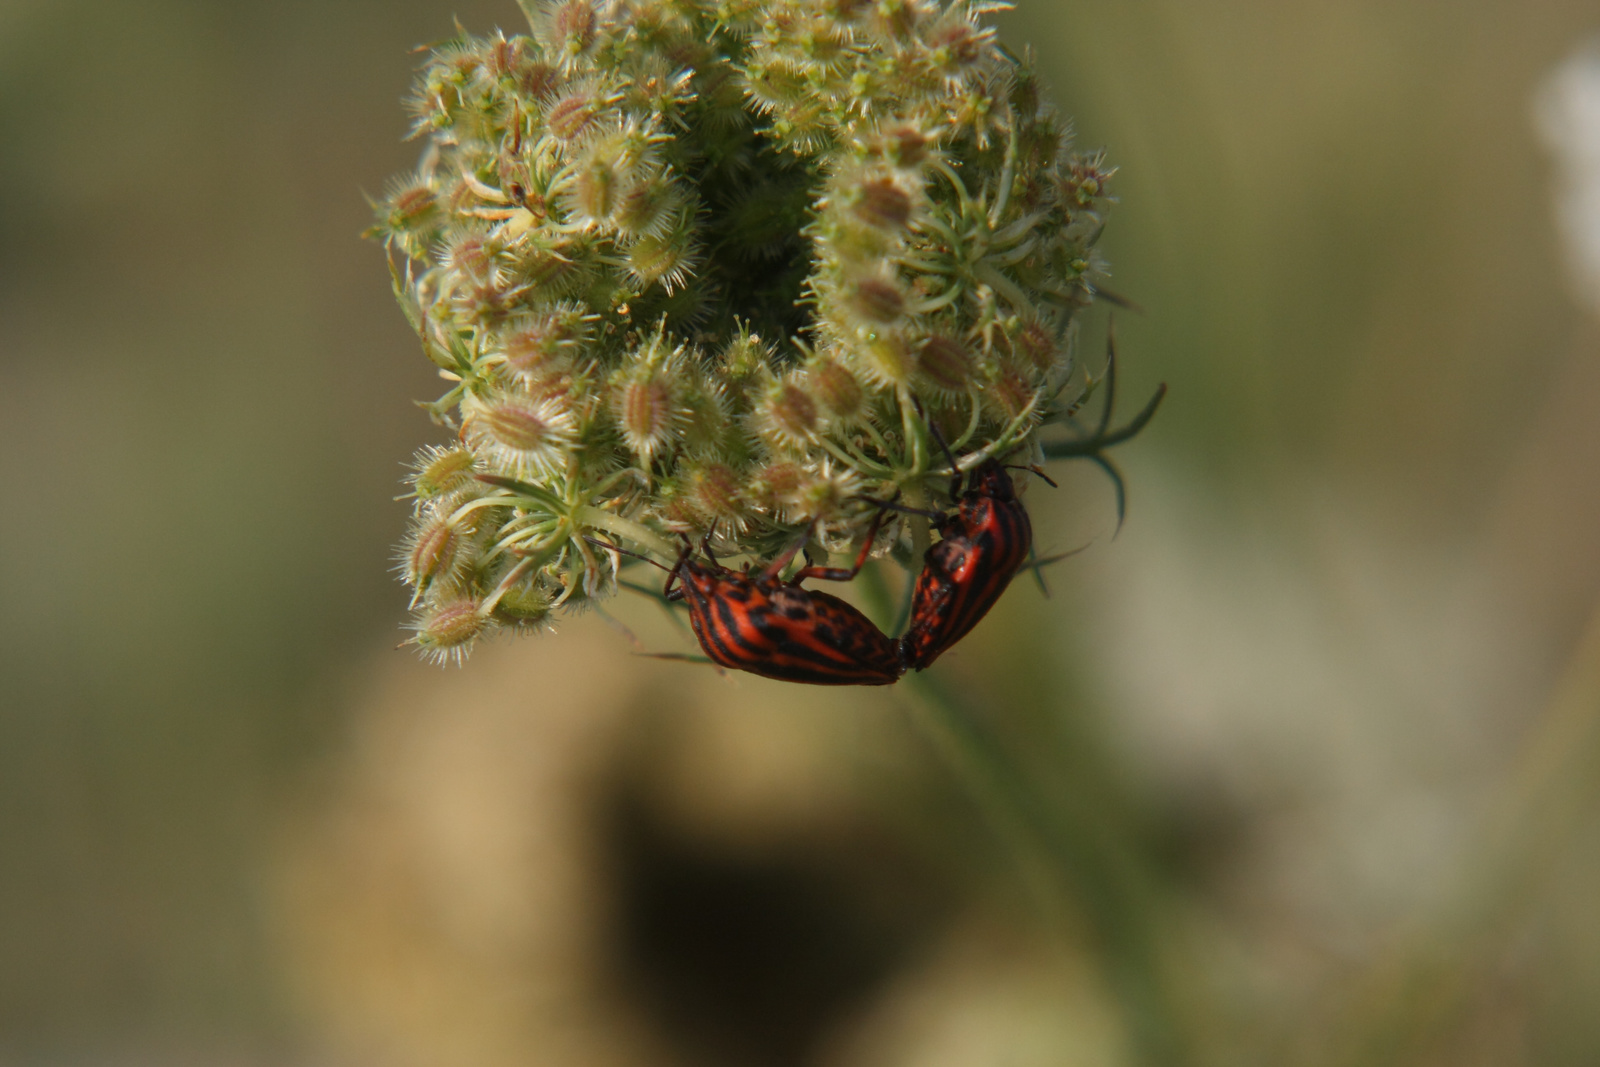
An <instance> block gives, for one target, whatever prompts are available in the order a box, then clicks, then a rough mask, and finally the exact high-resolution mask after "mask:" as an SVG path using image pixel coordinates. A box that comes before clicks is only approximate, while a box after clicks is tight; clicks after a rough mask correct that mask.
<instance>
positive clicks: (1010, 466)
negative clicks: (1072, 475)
mask: <svg viewBox="0 0 1600 1067" xmlns="http://www.w3.org/2000/svg"><path fill="white" fill-rule="evenodd" d="M1001 466H1002V467H1004V468H1005V469H1006V470H1008V471H1027V472H1028V473H1029V474H1037V475H1038V476H1039V480H1040V481H1042V482H1044V484H1045V485H1048V486H1049V487H1050V488H1052V489H1060V488H1061V487H1060V486H1059V485H1057V484H1056V480H1055V479H1054V478H1052V477H1050V476H1049V475H1048V474H1046V473H1045V472H1044V471H1042V470H1040V469H1039V468H1038V467H1035V466H1033V465H1032V464H1029V465H1028V466H1023V465H1022V464H1020V463H1002V464H1001Z"/></svg>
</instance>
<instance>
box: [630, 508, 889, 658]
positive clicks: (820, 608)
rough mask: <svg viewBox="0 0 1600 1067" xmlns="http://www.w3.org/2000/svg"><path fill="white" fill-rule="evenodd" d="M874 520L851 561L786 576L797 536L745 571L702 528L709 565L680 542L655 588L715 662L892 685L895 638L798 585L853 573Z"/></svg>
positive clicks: (851, 609) (868, 545) (870, 539)
mask: <svg viewBox="0 0 1600 1067" xmlns="http://www.w3.org/2000/svg"><path fill="white" fill-rule="evenodd" d="M881 521H882V515H881V513H880V515H879V517H878V520H877V521H875V522H874V523H873V525H872V530H871V532H869V533H868V535H867V540H866V543H865V544H864V545H862V546H861V553H860V555H859V556H857V557H856V561H855V565H854V566H853V567H850V568H849V569H845V568H840V567H802V568H801V569H800V570H799V571H797V572H796V573H795V575H794V577H793V578H790V579H789V580H788V581H787V582H786V581H784V580H782V579H781V578H779V577H778V575H779V574H780V573H782V571H783V568H784V567H786V566H787V565H788V564H789V561H790V560H791V559H793V558H794V555H795V553H796V552H798V551H799V550H800V546H801V544H803V543H804V542H800V543H797V544H796V545H795V546H794V547H793V548H791V549H790V550H789V551H787V552H785V553H784V554H783V555H781V556H779V557H778V558H777V559H775V560H773V561H772V562H771V563H770V564H768V565H767V566H766V567H764V568H762V569H761V570H760V571H758V572H756V573H754V574H752V573H751V572H750V571H748V570H745V571H736V570H732V569H730V568H728V567H724V566H722V565H721V564H719V563H718V562H717V561H716V559H715V558H714V557H712V556H711V554H710V552H709V551H708V550H707V547H706V546H707V545H709V542H710V535H709V534H708V535H707V538H706V541H705V542H703V543H702V551H704V552H705V554H706V557H707V558H708V559H709V560H710V562H709V565H708V564H706V563H700V562H698V561H696V560H695V559H694V558H693V555H692V552H691V551H690V550H689V549H688V548H687V547H686V548H685V550H684V552H683V554H682V555H680V556H679V557H678V561H677V563H676V564H674V565H673V567H672V569H671V571H670V572H669V573H668V575H667V583H666V585H665V586H664V587H663V588H662V591H661V592H662V595H663V597H664V598H665V599H667V600H681V601H683V603H684V606H685V607H687V608H688V609H689V624H690V626H691V627H692V628H693V629H694V636H695V639H696V640H698V641H699V642H700V648H701V649H702V650H703V651H704V652H705V654H706V655H707V656H708V657H710V659H711V661H712V662H713V663H716V664H719V665H720V666H723V667H727V668H730V669H732V670H736V671H748V672H749V673H751V674H759V675H761V676H763V677H765V678H777V679H779V680H781V681H785V682H802V683H805V684H808V685H892V684H893V683H894V682H896V681H899V679H900V676H901V675H902V674H904V673H905V668H904V667H903V666H901V663H900V653H899V646H898V643H897V642H896V641H895V640H894V639H893V638H891V637H888V636H887V635H885V634H884V632H883V631H882V630H880V629H878V627H877V625H876V624H874V623H873V621H872V620H871V619H869V618H867V617H866V616H865V615H863V614H862V613H861V612H860V611H858V610H857V609H856V608H854V607H852V606H851V605H850V604H847V603H845V602H844V601H843V600H840V599H839V598H838V597H836V596H832V595H830V594H828V593H821V592H817V591H816V590H812V589H803V588H801V586H800V583H801V582H802V581H804V580H805V579H807V578H823V579H827V580H830V581H841V582H847V581H849V580H850V579H852V578H854V577H855V576H856V574H857V572H859V571H860V570H861V567H862V565H863V564H864V563H865V562H866V558H867V554H868V553H869V552H870V551H871V550H872V542H873V539H874V537H875V536H876V535H877V532H878V525H879V523H880V522H881ZM607 547H615V546H607Z"/></svg>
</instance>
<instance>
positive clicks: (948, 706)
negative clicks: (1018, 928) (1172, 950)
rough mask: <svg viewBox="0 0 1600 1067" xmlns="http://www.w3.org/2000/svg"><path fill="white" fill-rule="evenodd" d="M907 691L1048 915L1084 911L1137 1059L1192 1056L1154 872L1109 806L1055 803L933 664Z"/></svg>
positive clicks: (1186, 1060) (1177, 1062) (916, 717)
mask: <svg viewBox="0 0 1600 1067" xmlns="http://www.w3.org/2000/svg"><path fill="white" fill-rule="evenodd" d="M899 690H900V692H902V693H905V694H908V695H909V696H910V697H911V698H912V700H911V703H912V705H913V706H912V708H911V709H910V712H911V719H912V722H913V724H914V725H915V726H916V727H917V728H918V730H919V731H920V732H921V733H922V734H923V735H924V736H925V737H927V738H928V740H929V741H930V742H931V743H932V744H933V746H934V748H935V749H936V750H937V751H938V753H939V754H940V756H942V757H943V758H944V759H945V761H946V762H947V763H948V764H949V765H950V767H951V769H952V770H953V771H954V772H955V773H956V775H957V776H958V777H959V778H960V779H961V781H962V784H963V785H964V786H965V787H966V789H967V791H968V792H969V793H970V794H971V796H972V798H973V799H974V801H975V802H976V803H977V804H978V805H979V807H980V808H981V809H982V811H983V814H984V815H985V817H986V818H987V820H988V821H989V823H990V825H991V827H992V828H993V829H994V830H995V832H996V833H997V835H998V836H999V837H1000V838H1001V840H1002V841H1003V842H1004V844H1005V845H1006V847H1007V849H1008V850H1009V851H1010V852H1011V853H1012V856H1013V859H1014V860H1015V861H1016V862H1017V864H1018V866H1019V867H1020V869H1021V874H1022V876H1023V878H1024V880H1025V882H1026V884H1027V885H1028V887H1029V888H1030V890H1032V892H1033V893H1034V895H1035V896H1036V897H1037V898H1038V899H1039V900H1040V902H1041V906H1042V909H1043V910H1044V912H1045V915H1046V917H1047V918H1048V919H1052V920H1059V918H1060V917H1061V916H1062V915H1063V913H1064V910H1065V907H1066V906H1067V905H1068V904H1071V905H1076V907H1077V908H1078V909H1080V910H1081V911H1082V913H1083V914H1084V916H1085V918H1086V919H1087V920H1088V923H1089V925H1090V927H1091V928H1092V930H1093V931H1094V934H1095V936H1096V937H1097V939H1098V941H1099V947H1100V950H1101V952H1102V954H1103V956H1104V958H1105V966H1106V972H1107V977H1108V979H1109V981H1110V984H1111V987H1112V989H1113V991H1114V992H1115V994H1116V996H1117V999H1118V1002H1119V1004H1120V1005H1121V1007H1122V1011H1123V1015H1124V1018H1125V1021H1126V1024H1127V1028H1128V1033H1129V1036H1130V1038H1131V1039H1132V1041H1133V1044H1134V1047H1135V1051H1136V1053H1137V1062H1139V1063H1142V1064H1149V1065H1152V1067H1182V1065H1186V1064H1190V1063H1193V1062H1194V1060H1195V1055H1194V1050H1193V1049H1192V1048H1191V1047H1190V1041H1189V1039H1187V1037H1186V1036H1185V1029H1186V1028H1185V1027H1184V1026H1182V1025H1180V1019H1179V1014H1178V1010H1177V1005H1176V1004H1175V1003H1174V998H1173V996H1172V982H1171V981H1170V977H1169V974H1168V967H1167V966H1166V964H1165V962H1164V959H1163V956H1164V953H1163V950H1162V944H1163V941H1164V938H1163V937H1162V936H1161V934H1160V931H1159V929H1158V926H1159V923H1158V921H1157V920H1158V908H1157V903H1156V901H1155V900H1154V894H1153V892H1152V886H1151V884H1150V879H1149V877H1148V876H1147V875H1146V874H1145V873H1144V871H1143V870H1142V866H1141V863H1140V862H1139V861H1138V859H1137V858H1136V857H1135V856H1133V855H1132V849H1131V848H1130V846H1129V843H1128V842H1125V841H1122V840H1120V839H1119V838H1118V837H1117V834H1116V833H1115V830H1114V827H1113V826H1112V825H1111V823H1110V822H1109V821H1108V820H1107V819H1106V817H1105V812H1104V810H1096V809H1094V808H1093V807H1092V806H1091V805H1090V804H1086V803H1082V802H1081V801H1080V802H1079V803H1062V802H1059V801H1057V802H1055V803H1052V800H1051V799H1047V798H1046V796H1045V795H1044V793H1043V792H1042V791H1041V790H1039V789H1038V788H1037V787H1036V786H1035V784H1034V783H1033V782H1032V781H1031V780H1030V777H1029V775H1028V774H1027V773H1026V771H1025V770H1024V769H1023V768H1022V766H1021V765H1020V764H1019V763H1018V762H1017V761H1016V760H1015V759H1013V758H1012V756H1011V755H1010V754H1009V753H1008V752H1007V751H1006V750H1005V748H1004V747H1003V746H1002V745H1001V743H1000V742H999V740H998V739H997V738H996V737H995V736H994V735H993V734H992V732H990V731H989V730H986V729H985V728H984V726H983V725H982V724H981V722H980V721H979V719H978V717H977V716H976V715H975V714H974V713H973V711H972V710H971V709H970V708H969V707H968V706H967V705H966V704H964V703H963V702H962V701H961V700H960V699H959V697H958V696H957V695H956V694H954V693H953V692H951V690H950V689H948V688H947V687H946V686H944V685H942V684H940V681H939V680H938V679H937V678H936V677H935V676H934V675H930V674H929V673H927V672H918V673H914V674H909V675H907V676H906V677H905V678H904V679H902V681H901V683H900V686H899Z"/></svg>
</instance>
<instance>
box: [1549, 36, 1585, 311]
mask: <svg viewBox="0 0 1600 1067" xmlns="http://www.w3.org/2000/svg"><path fill="white" fill-rule="evenodd" d="M1537 116H1538V124H1539V132H1540V133H1541V134H1542V135H1543V137H1544V141H1545V144H1546V145H1547V146H1548V147H1549V149H1550V152H1551V154H1552V155H1553V156H1554V157H1555V159H1556V163H1557V165H1558V168H1559V169H1558V171H1557V175H1556V184H1557V191H1556V218H1557V219H1558V220H1559V222H1560V224H1561V232H1562V236H1563V237H1564V238H1565V243H1566V248H1567V255H1568V257H1569V259H1570V261H1571V264H1572V267H1571V269H1572V283H1573V290H1574V292H1575V293H1576V295H1577V297H1578V299H1579V300H1581V301H1583V303H1584V304H1585V305H1586V306H1587V307H1588V308H1589V309H1590V310H1591V311H1594V312H1596V313H1600V40H1597V41H1590V42H1588V43H1587V44H1585V45H1584V46H1583V47H1581V48H1579V49H1578V50H1577V51H1575V52H1574V53H1573V54H1572V55H1571V56H1570V57H1569V58H1568V59H1566V60H1565V61H1563V62H1562V63H1561V65H1560V66H1559V67H1557V68H1556V69H1555V70H1554V71H1553V72H1551V74H1550V77H1549V78H1548V79H1547V80H1546V81H1545V83H1544V85H1542V86H1541V87H1540V90H1539V96H1538V100H1537Z"/></svg>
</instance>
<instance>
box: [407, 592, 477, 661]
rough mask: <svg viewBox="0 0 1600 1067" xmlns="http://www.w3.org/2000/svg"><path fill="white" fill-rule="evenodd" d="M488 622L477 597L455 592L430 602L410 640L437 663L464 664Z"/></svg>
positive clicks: (420, 614)
mask: <svg viewBox="0 0 1600 1067" xmlns="http://www.w3.org/2000/svg"><path fill="white" fill-rule="evenodd" d="M488 624H489V619H488V617H487V616H485V615H484V613H483V611H482V608H481V606H480V605H479V604H478V602H477V601H476V600H474V599H472V598H471V597H466V596H461V595H460V594H455V595H452V596H450V597H448V598H446V599H441V600H439V601H437V602H432V603H429V604H428V605H427V606H426V607H425V608H423V610H422V611H420V612H419V613H418V614H417V617H416V618H415V620H413V622H412V624H411V628H412V631H413V636H412V638H411V642H410V643H411V644H414V645H416V646H417V648H419V649H421V651H422V654H423V655H424V656H426V657H427V658H428V659H429V660H431V661H433V662H434V663H438V664H447V663H460V662H461V661H462V660H464V659H465V658H466V656H467V653H468V652H469V651H471V649H472V645H473V643H474V642H476V641H477V640H478V638H479V637H480V636H482V634H483V632H484V630H485V629H486V628H487V627H488Z"/></svg>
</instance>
